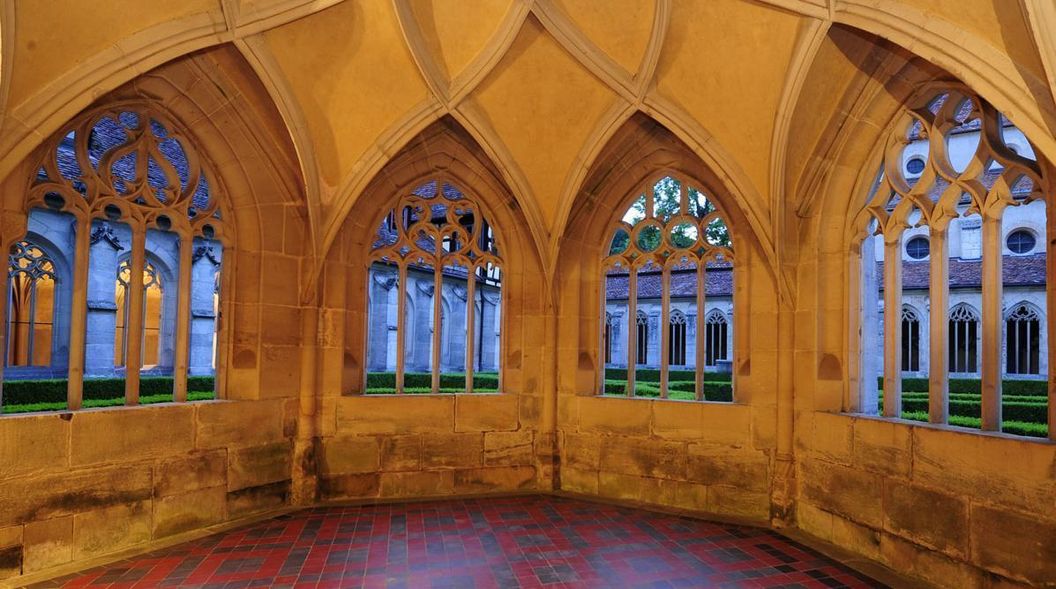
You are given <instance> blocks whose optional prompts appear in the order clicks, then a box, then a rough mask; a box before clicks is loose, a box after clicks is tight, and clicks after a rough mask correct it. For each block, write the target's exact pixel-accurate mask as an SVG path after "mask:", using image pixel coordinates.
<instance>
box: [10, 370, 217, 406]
mask: <svg viewBox="0 0 1056 589" xmlns="http://www.w3.org/2000/svg"><path fill="white" fill-rule="evenodd" d="M66 382H67V380H66V379H65V378H53V379H41V380H8V381H5V382H4V399H3V400H4V405H30V404H37V403H62V405H63V407H65V404H66ZM172 386H173V378H172V377H171V376H144V377H143V378H141V379H140V381H139V394H140V396H141V397H150V396H155V395H169V396H171V395H172ZM214 386H215V379H214V378H213V377H211V376H189V377H187V390H188V391H189V392H212V391H213V389H214ZM83 395H84V396H83V398H84V400H85V405H86V406H87V401H92V400H99V401H103V400H109V399H123V398H124V395H125V379H123V378H86V379H84V392H83Z"/></svg>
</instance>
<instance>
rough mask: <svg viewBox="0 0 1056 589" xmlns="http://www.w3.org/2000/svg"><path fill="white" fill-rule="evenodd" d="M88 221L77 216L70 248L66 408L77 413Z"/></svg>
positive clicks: (85, 305) (80, 389)
mask: <svg viewBox="0 0 1056 589" xmlns="http://www.w3.org/2000/svg"><path fill="white" fill-rule="evenodd" d="M91 229H92V220H91V218H90V217H87V216H83V217H82V216H78V218H77V223H76V229H75V231H76V236H75V238H74V248H73V289H72V290H73V294H72V297H71V302H70V359H69V366H68V371H67V383H66V407H67V409H69V410H71V411H73V410H76V409H80V408H81V405H82V402H83V401H82V399H83V394H84V345H85V341H86V338H87V333H86V329H87V327H88V252H89V248H90V247H91V233H92V231H91Z"/></svg>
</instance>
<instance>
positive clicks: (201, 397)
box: [3, 391, 216, 415]
mask: <svg viewBox="0 0 1056 589" xmlns="http://www.w3.org/2000/svg"><path fill="white" fill-rule="evenodd" d="M215 397H216V395H215V394H214V393H213V391H188V392H187V400H188V401H210V400H212V399H213V398H215ZM171 402H172V393H171V392H170V393H165V394H163V395H147V396H145V397H140V398H139V404H140V405H153V404H156V403H171ZM124 404H125V399H124V397H111V398H108V399H87V400H85V401H84V407H85V408H92V407H116V406H119V405H124ZM65 410H66V401H65V400H63V401H59V402H48V403H25V404H21V405H7V404H4V406H3V413H4V414H5V415H6V414H10V413H29V412H31V411H65Z"/></svg>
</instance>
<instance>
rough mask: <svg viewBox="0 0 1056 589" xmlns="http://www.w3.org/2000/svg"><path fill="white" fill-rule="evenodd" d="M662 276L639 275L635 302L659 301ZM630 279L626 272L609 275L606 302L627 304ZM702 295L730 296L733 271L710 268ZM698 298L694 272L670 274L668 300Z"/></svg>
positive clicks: (718, 266) (726, 268)
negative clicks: (621, 301) (624, 301)
mask: <svg viewBox="0 0 1056 589" xmlns="http://www.w3.org/2000/svg"><path fill="white" fill-rule="evenodd" d="M662 278H663V275H662V274H661V273H660V272H641V271H639V272H638V298H642V299H658V298H660V294H661V289H662V286H663V285H662ZM628 281H629V277H628V275H627V273H626V272H613V273H610V274H609V275H608V276H607V278H606V280H605V296H606V298H607V299H608V300H627V288H628V286H627V285H628ZM704 288H705V290H704V294H705V296H709V297H718V296H731V295H732V294H733V267H732V266H730V265H728V264H727V265H718V264H716V265H709V266H708V271H707V273H706V274H705V279H704ZM695 296H697V273H696V271H695V270H675V271H672V272H671V297H672V298H687V297H695Z"/></svg>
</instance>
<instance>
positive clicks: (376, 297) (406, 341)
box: [366, 178, 503, 393]
mask: <svg viewBox="0 0 1056 589" xmlns="http://www.w3.org/2000/svg"><path fill="white" fill-rule="evenodd" d="M369 263H370V265H369V269H368V274H369V276H370V280H369V281H368V284H370V289H371V293H370V295H369V297H368V300H369V301H370V302H369V309H368V313H367V357H368V359H369V361H368V366H367V386H366V389H367V392H368V393H393V392H395V393H405V392H426V393H441V392H445V393H446V392H463V391H465V392H473V391H496V390H499V373H500V370H499V359H500V358H501V355H500V353H499V347H500V339H501V336H500V333H501V330H500V328H499V326H500V325H501V322H502V278H503V276H502V258H501V256H500V253H499V240H498V238H497V237H496V234H495V230H494V228H493V227H492V225H491V224H490V223H489V222H488V219H487V218H486V216H485V211H484V210H483V208H482V207H481V205H480V203H479V202H478V201H477V200H476V199H475V198H473V197H472V196H471V195H468V194H465V193H464V192H462V190H460V189H459V188H458V187H456V186H455V185H454V184H452V183H450V182H448V181H446V180H445V179H442V178H437V179H434V180H430V181H428V182H425V183H423V184H421V185H419V186H418V187H417V188H415V189H413V190H411V191H409V192H408V193H407V194H404V195H401V196H400V197H399V199H398V200H397V202H396V203H395V207H393V208H392V209H391V210H389V211H388V212H386V214H385V215H384V216H383V217H382V218H381V219H380V220H379V222H378V225H377V231H376V233H375V234H374V237H373V242H372V244H371V251H370V256H369ZM390 290H391V291H395V292H396V293H398V294H396V295H395V296H392V297H389V296H384V295H383V294H382V291H384V292H388V291H390ZM393 305H395V306H396V307H397V308H396V309H392V308H391V307H392V306H393ZM445 305H446V306H445ZM412 309H413V311H412ZM393 317H394V318H395V322H394V323H391V324H386V318H393ZM388 330H391V331H393V332H395V334H396V336H395V341H396V346H395V348H396V349H395V350H391V349H388V346H386V340H385V339H383V338H382V337H381V334H383V333H385V332H386V331H388ZM390 354H391V356H392V360H391V361H390V360H389V356H390ZM455 364H457V366H455Z"/></svg>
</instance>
